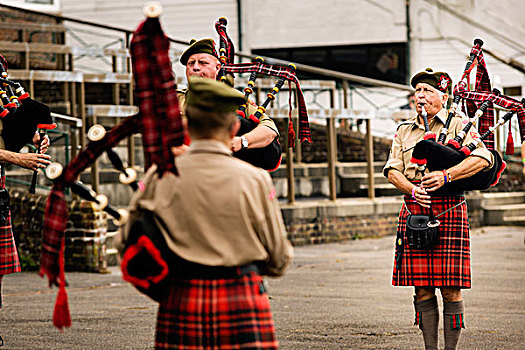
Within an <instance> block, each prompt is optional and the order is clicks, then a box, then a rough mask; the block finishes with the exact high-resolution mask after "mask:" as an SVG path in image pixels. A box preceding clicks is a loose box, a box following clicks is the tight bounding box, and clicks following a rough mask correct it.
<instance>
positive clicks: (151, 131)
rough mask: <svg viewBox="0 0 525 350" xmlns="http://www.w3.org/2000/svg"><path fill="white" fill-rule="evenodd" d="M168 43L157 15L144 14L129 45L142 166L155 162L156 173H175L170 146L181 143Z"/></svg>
mask: <svg viewBox="0 0 525 350" xmlns="http://www.w3.org/2000/svg"><path fill="white" fill-rule="evenodd" d="M169 44H170V43H169V40H168V38H167V37H166V35H164V32H163V31H162V28H161V26H160V22H159V20H158V18H148V19H146V20H145V21H143V22H142V23H141V24H140V25H139V26H138V28H137V29H136V31H135V33H134V34H133V38H132V40H131V45H130V53H131V60H132V63H133V66H132V67H133V76H134V78H135V83H136V91H137V95H138V105H139V107H140V114H141V121H142V130H143V131H144V133H143V135H142V141H143V143H144V153H145V155H146V164H145V169H149V167H150V166H151V164H157V166H158V169H159V170H158V172H159V174H162V173H163V172H164V171H171V172H173V173H174V174H177V169H176V168H175V161H174V155H173V153H172V152H171V147H173V146H180V145H182V141H183V137H184V135H183V128H182V117H181V113H180V109H179V102H178V98H177V92H176V84H175V76H174V75H173V71H172V67H171V62H170V58H169V55H168V50H169Z"/></svg>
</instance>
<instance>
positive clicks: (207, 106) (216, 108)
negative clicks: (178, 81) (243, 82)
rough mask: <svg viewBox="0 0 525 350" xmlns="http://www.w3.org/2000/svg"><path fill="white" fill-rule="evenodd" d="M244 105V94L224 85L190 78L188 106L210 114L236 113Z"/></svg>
mask: <svg viewBox="0 0 525 350" xmlns="http://www.w3.org/2000/svg"><path fill="white" fill-rule="evenodd" d="M244 103H246V100H245V99H244V94H243V93H242V92H240V91H238V90H235V89H233V88H231V87H229V86H228V85H226V84H224V83H219V82H218V81H216V80H213V79H209V78H201V77H196V76H190V77H189V78H188V92H187V93H186V106H194V107H197V108H199V109H201V110H204V111H210V112H211V111H213V112H235V111H236V110H237V108H239V106H240V105H242V104H244Z"/></svg>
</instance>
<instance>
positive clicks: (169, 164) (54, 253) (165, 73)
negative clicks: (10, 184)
mask: <svg viewBox="0 0 525 350" xmlns="http://www.w3.org/2000/svg"><path fill="white" fill-rule="evenodd" d="M144 12H145V14H146V16H147V17H148V18H147V19H146V20H144V21H143V22H141V23H140V24H139V26H138V28H137V29H136V30H135V32H134V33H133V37H132V39H131V45H130V54H131V60H132V68H133V75H134V78H135V79H134V80H135V82H136V85H135V87H136V95H137V100H138V105H139V110H140V113H139V114H137V115H134V116H130V117H128V118H126V119H124V120H123V121H122V122H120V123H119V124H117V125H116V126H115V127H113V128H112V129H111V130H109V131H107V132H105V130H99V132H98V133H99V134H103V137H102V138H100V139H99V140H98V141H91V142H89V143H88V144H87V146H86V147H85V149H84V150H82V151H81V152H80V153H79V154H77V156H76V157H75V158H74V159H73V160H71V162H70V163H69V164H68V165H67V166H66V167H65V168H64V169H63V172H62V174H61V175H59V176H58V177H57V178H56V179H55V181H54V185H53V188H52V189H51V191H50V194H49V197H48V200H47V203H46V212H45V217H44V227H43V234H42V255H41V264H40V266H41V270H40V274H41V275H42V276H43V275H47V276H48V278H49V281H50V283H56V282H57V280H58V281H63V280H64V278H63V276H64V268H63V264H60V263H59V262H60V261H63V256H64V255H63V251H64V245H63V242H64V231H65V229H66V226H67V217H68V210H67V203H66V199H65V194H64V191H65V189H66V188H67V187H70V186H73V187H75V188H76V190H79V187H78V186H77V185H76V184H74V183H76V179H77V177H78V176H79V174H80V173H81V172H83V171H84V170H85V169H86V168H87V167H89V166H90V164H92V163H93V162H94V161H95V160H96V159H97V158H98V157H99V156H100V155H101V154H102V153H104V152H105V151H106V150H107V149H108V148H112V147H115V146H116V145H117V144H118V143H119V142H120V141H121V140H123V139H124V138H126V137H129V136H131V135H134V134H137V133H140V134H142V142H143V146H144V153H145V168H146V169H148V168H149V167H150V166H153V165H154V166H155V167H156V171H157V173H158V174H159V175H163V174H164V173H166V172H171V173H173V174H177V168H176V166H175V161H174V156H173V154H172V152H171V148H172V147H175V146H179V145H181V144H182V141H183V127H182V118H181V114H180V109H179V105H178V100H177V95H176V90H175V88H176V84H175V79H174V78H175V77H174V75H173V70H172V65H171V62H170V59H169V55H168V51H169V46H170V43H169V40H168V38H167V36H166V35H165V34H164V32H163V30H162V27H161V24H160V21H159V19H158V18H157V17H158V16H159V15H160V13H161V7H160V5H158V4H155V5H153V4H149V5H147V6H145V8H144ZM102 129H103V128H102ZM48 168H49V167H48ZM57 173H58V172H57ZM46 174H47V171H46ZM72 184H73V185H72ZM89 198H90V197H89ZM94 198H95V199H97V198H96V196H95V197H94ZM94 202H95V201H94ZM99 202H100V201H99ZM106 211H108V212H110V214H115V215H116V213H118V210H117V211H116V213H115V210H113V211H112V210H111V209H107V210H106ZM61 291H63V293H62V295H64V296H65V286H63V285H62V284H61ZM64 300H65V298H57V302H56V307H57V308H58V310H59V312H55V315H54V318H53V324H54V325H55V326H56V327H57V328H63V327H68V326H69V325H70V324H71V322H70V318H69V310H68V308H67V303H66V304H64V303H63V301H64ZM60 315H65V316H67V317H65V316H60ZM68 320H69V322H68Z"/></svg>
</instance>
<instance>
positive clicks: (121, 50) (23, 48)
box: [0, 4, 412, 203]
mask: <svg viewBox="0 0 525 350" xmlns="http://www.w3.org/2000/svg"><path fill="white" fill-rule="evenodd" d="M0 7H5V8H9V9H12V10H17V11H23V12H27V13H33V14H38V15H42V16H47V17H49V18H53V19H55V20H56V21H57V23H60V24H56V25H55V24H50V25H44V24H42V25H38V24H34V25H32V26H29V27H27V30H30V29H33V30H57V31H59V32H62V33H68V34H70V35H71V36H72V37H73V38H75V40H76V42H78V43H80V44H81V45H82V47H75V46H70V45H39V44H34V43H5V44H6V45H11V46H9V47H10V48H11V49H13V50H16V51H18V50H19V51H20V52H23V53H24V55H25V56H24V58H25V61H24V68H25V69H23V70H19V71H17V70H12V71H10V74H11V75H12V77H13V79H18V80H29V82H30V86H29V89H28V90H29V91H30V92H31V93H32V94H34V93H35V91H34V81H35V80H52V81H55V82H63V83H64V92H65V96H67V100H68V102H69V110H70V112H71V117H72V118H73V120H75V121H76V120H80V121H81V123H80V124H78V125H79V126H78V127H77V128H76V129H77V130H78V132H79V133H80V135H76V134H75V136H72V137H71V142H72V147H71V149H72V154H71V156H72V157H73V156H74V155H76V151H77V150H78V149H79V148H82V147H83V146H84V145H85V135H86V130H85V128H86V124H87V123H86V122H87V121H88V114H87V113H89V112H88V108H87V106H86V103H85V83H87V82H104V83H111V84H113V85H114V87H113V91H114V94H113V103H114V104H115V105H118V104H119V98H118V89H119V85H120V84H127V85H128V86H129V94H128V100H127V104H128V105H133V94H132V93H131V91H132V89H133V84H132V77H131V74H130V73H129V72H130V71H131V70H130V64H131V63H130V58H129V53H128V49H129V45H130V39H131V34H132V33H133V31H132V30H129V29H124V28H119V27H115V26H110V25H106V24H100V23H96V22H92V21H85V20H81V19H78V18H72V17H67V16H60V15H54V14H46V13H41V12H38V11H32V10H27V9H21V8H18V7H15V6H10V5H4V4H0ZM64 22H71V23H74V24H80V25H86V26H89V27H90V28H97V29H104V30H109V31H114V32H117V33H120V34H122V35H123V37H122V38H119V37H118V36H115V35H107V36H106V38H107V39H109V40H110V42H109V44H108V45H107V46H105V47H104V46H103V47H92V46H91V45H90V44H88V43H87V42H82V39H81V37H80V36H78V35H76V33H79V32H84V33H85V32H89V33H90V34H92V33H93V31H91V30H89V31H86V30H82V29H78V28H75V29H73V28H70V27H68V28H65V27H61V25H62V24H63V23H64ZM20 30H26V28H20ZM169 40H170V41H171V42H172V43H176V44H180V45H189V42H187V41H184V40H177V39H173V38H169ZM111 45H118V46H120V47H118V48H116V49H115V48H109V46H111ZM31 52H48V53H49V52H51V53H54V54H58V55H63V59H62V60H63V67H64V69H65V70H67V71H33V70H30V69H29V68H30V65H29V56H30V54H31ZM87 56H89V57H96V58H97V59H100V60H102V61H103V62H104V63H105V64H107V65H109V63H110V62H111V73H98V74H97V73H91V74H90V73H82V72H78V71H76V68H75V67H76V63H75V61H76V60H79V59H83V58H84V57H87ZM106 56H109V58H105V57H106ZM237 56H238V57H239V58H241V59H250V60H253V59H254V58H255V55H251V54H247V53H243V52H240V53H239V52H238V53H237ZM264 58H265V62H267V63H269V64H278V65H287V64H288V63H289V62H286V61H283V60H279V59H275V58H272V57H264ZM119 60H124V61H125V64H123V69H119V64H118V61H119ZM119 72H122V73H123V74H120V73H119ZM297 72H298V74H303V75H315V76H321V77H323V78H326V79H328V80H330V82H329V83H330V84H331V85H332V87H330V88H327V89H324V90H323V91H324V92H327V93H328V94H329V98H328V100H329V103H328V108H329V110H331V112H330V113H329V114H330V116H329V117H328V118H327V123H326V125H327V135H328V159H327V166H328V172H329V187H330V196H329V197H330V199H331V200H335V199H336V198H337V195H336V172H335V168H336V159H337V146H336V145H337V133H336V127H335V125H336V122H335V120H336V119H337V118H338V117H340V115H339V114H338V112H337V110H335V107H336V106H335V99H336V94H337V93H338V91H337V89H336V88H335V83H336V82H338V83H340V84H341V86H342V88H341V89H340V92H341V95H342V98H341V103H342V110H348V109H349V108H350V107H351V106H353V103H352V96H353V94H356V95H361V97H362V98H363V97H364V98H365V100H367V102H368V103H370V104H371V105H372V106H373V108H374V109H375V110H379V109H380V106H377V105H375V104H374V103H373V102H372V101H370V100H368V99H367V98H366V96H364V95H363V94H362V93H360V92H359V90H357V86H361V85H365V86H372V87H383V88H391V89H395V90H398V91H412V88H411V87H409V86H406V85H401V84H395V83H390V82H386V81H381V80H377V79H371V78H366V77H362V76H357V75H353V74H348V73H342V72H336V71H331V70H328V69H324V68H318V67H313V66H308V65H302V64H299V65H297ZM304 85H305V86H306V85H308V84H307V83H305V84H304ZM257 86H258V90H259V92H260V90H261V89H263V87H262V86H261V85H260V83H259V85H257ZM270 89H271V87H270ZM320 91H321V90H320ZM316 98H317V95H314V104H317V100H316ZM318 106H319V107H322V105H318ZM95 119H96V118H95ZM347 119H348V118H347ZM358 119H360V120H365V123H366V153H367V162H368V164H369V166H368V185H369V188H368V196H369V197H370V198H374V174H373V142H372V133H371V119H370V118H367V117H360V118H358ZM297 144H298V143H297ZM132 148H133V142H131V140H129V141H128V155H129V157H130V159H129V163H130V164H132V165H133V164H134V152H133V150H132ZM300 149H301V148H300V145H299V144H298V150H299V151H298V152H296V153H295V154H296V157H297V160H296V161H298V162H301V155H300V154H301V153H300ZM286 154H287V159H289V161H287V167H288V171H287V173H288V201H289V202H290V203H293V202H294V201H295V195H294V176H293V163H294V160H293V158H294V154H293V151H292V150H291V149H288V148H287V151H286ZM95 167H96V165H95ZM94 186H95V187H96V186H97V181H96V179H94Z"/></svg>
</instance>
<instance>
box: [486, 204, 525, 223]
mask: <svg viewBox="0 0 525 350" xmlns="http://www.w3.org/2000/svg"><path fill="white" fill-rule="evenodd" d="M482 209H483V210H484V221H485V224H486V225H508V224H509V223H510V222H514V221H516V222H521V220H520V219H521V218H522V217H525V203H521V204H506V205H494V206H486V205H483V206H482ZM522 224H524V225H525V221H523V223H522Z"/></svg>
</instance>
